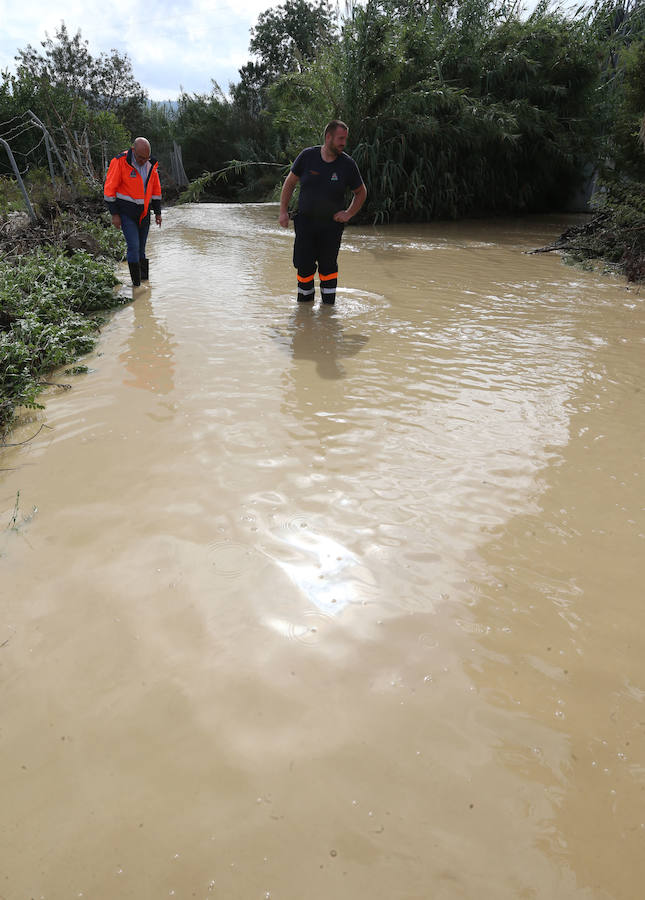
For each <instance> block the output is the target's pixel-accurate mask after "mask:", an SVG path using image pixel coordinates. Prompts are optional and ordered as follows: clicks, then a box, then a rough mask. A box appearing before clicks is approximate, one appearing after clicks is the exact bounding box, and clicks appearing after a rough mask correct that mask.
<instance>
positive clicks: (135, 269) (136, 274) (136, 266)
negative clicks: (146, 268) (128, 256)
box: [128, 262, 141, 287]
mask: <svg viewBox="0 0 645 900" xmlns="http://www.w3.org/2000/svg"><path fill="white" fill-rule="evenodd" d="M128 269H130V278H131V279H132V284H133V285H134V287H139V285H140V284H141V265H140V263H138V262H136V263H131V262H129V263H128Z"/></svg>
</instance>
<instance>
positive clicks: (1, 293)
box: [0, 178, 129, 439]
mask: <svg viewBox="0 0 645 900" xmlns="http://www.w3.org/2000/svg"><path fill="white" fill-rule="evenodd" d="M39 187H40V188H41V189H42V190H41V191H40V192H34V193H37V196H38V202H37V203H34V207H35V210H36V214H37V222H35V223H27V224H23V225H20V224H18V225H16V219H15V216H16V215H18V216H20V215H21V211H20V210H19V209H17V208H16V204H15V200H16V198H15V197H14V194H15V191H16V186H15V184H14V183H13V182H12V181H11V180H10V179H4V178H3V179H0V439H1V438H2V436H3V435H6V433H7V431H8V430H9V428H10V427H11V425H12V423H13V421H14V417H15V411H16V409H17V408H18V407H27V408H42V404H41V403H39V400H38V398H39V395H40V394H41V393H42V391H43V390H44V388H45V387H46V386H47V385H46V376H47V374H48V373H49V372H51V371H52V370H53V369H55V368H57V367H59V366H64V365H69V364H71V363H74V362H75V361H76V360H77V359H78V357H79V356H83V355H84V354H86V353H88V352H90V351H91V350H92V349H93V347H94V345H95V343H96V340H97V337H98V330H99V328H100V326H101V324H102V323H103V322H104V320H105V318H104V315H102V313H105V312H106V311H107V310H109V309H112V308H114V307H117V306H121V305H124V304H125V303H127V302H129V299H128V298H123V297H121V296H119V295H118V294H117V293H116V291H115V288H116V286H117V284H118V280H117V278H116V275H115V266H114V263H115V261H117V260H121V259H123V258H124V249H125V243H124V241H123V236H122V235H121V232H120V231H118V230H117V229H115V228H112V227H111V225H110V217H109V215H108V214H107V212H106V210H105V207H104V205H103V200H102V191H101V190H100V186H88V185H87V184H86V185H84V186H83V188H84V190H83V191H82V192H78V191H77V194H76V196H75V197H71V196H64V197H62V196H61V194H60V193H59V195H58V197H57V198H56V199H54V198H53V197H52V193H51V191H50V192H49V193H48V192H47V191H46V190H45V189H44V187H45V186H44V185H39ZM33 199H34V196H33V194H32V202H33ZM2 213H4V215H2ZM23 218H24V216H23ZM69 371H70V374H76V373H77V372H79V371H82V367H75V368H72V369H71V370H69Z"/></svg>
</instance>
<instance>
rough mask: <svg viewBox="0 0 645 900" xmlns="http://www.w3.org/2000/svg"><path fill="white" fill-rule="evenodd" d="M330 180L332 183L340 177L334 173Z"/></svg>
mask: <svg viewBox="0 0 645 900" xmlns="http://www.w3.org/2000/svg"><path fill="white" fill-rule="evenodd" d="M329 180H330V181H338V175H337V174H336V173H335V172H332V175H331V178H330V179H329Z"/></svg>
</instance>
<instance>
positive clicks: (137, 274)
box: [103, 137, 161, 287]
mask: <svg viewBox="0 0 645 900" xmlns="http://www.w3.org/2000/svg"><path fill="white" fill-rule="evenodd" d="M158 166H159V163H158V160H156V159H154V158H153V157H151V156H150V142H149V141H148V140H146V138H144V137H138V138H136V139H135V141H134V143H133V144H132V146H131V147H130V149H129V150H124V151H123V153H119V155H118V156H115V157H114V159H112V160H111V161H110V165H109V167H108V171H107V176H106V178H105V186H104V188H103V199H104V200H105V202H106V204H107V207H108V209H109V210H110V212H111V213H112V224H113V225H114V227H115V228H120V229H121V231H122V232H123V236H124V237H125V242H126V244H127V248H128V257H127V258H128V267H129V269H130V277H131V278H132V284H133V285H135V287H138V286H139V285H140V284H141V281H142V280H143V281H147V280H148V274H149V264H148V260H147V258H146V240H147V239H148V231H149V229H150V209H151V208H152V209H153V210H154V214H155V221H156V223H157V225H159V226H160V227H161V183H160V181H159V170H158Z"/></svg>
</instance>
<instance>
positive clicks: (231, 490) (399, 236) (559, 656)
mask: <svg viewBox="0 0 645 900" xmlns="http://www.w3.org/2000/svg"><path fill="white" fill-rule="evenodd" d="M566 224H567V222H566V221H564V220H563V219H558V218H540V219H533V220H521V221H520V220H518V221H510V220H509V221H494V222H480V223H459V224H452V223H450V224H446V223H440V224H433V225H426V226H400V227H382V228H370V227H364V228H360V229H358V228H350V229H348V230H347V231H346V235H345V243H344V246H343V249H342V251H341V257H340V281H339V283H340V289H339V295H338V299H337V304H336V307H334V308H320V306H319V302H318V296H319V295H318V287H317V288H316V292H317V300H316V304H315V306H314V307H313V308H312V306H311V305H308V306H306V307H303V306H296V303H295V300H294V297H295V276H294V270H293V269H292V267H291V234H290V233H287V232H284V231H282V230H281V229H280V228H279V227H278V226H277V206H273V205H268V206H267V205H257V206H254V205H248V206H241V207H240V206H237V207H236V206H210V205H201V206H196V207H182V208H176V209H171V210H168V211H167V214H166V215H165V218H164V227H163V229H162V231H161V232H158V231H156V232H155V233H154V234H153V235H151V244H150V248H149V252H150V256H151V264H150V271H151V288H150V289H149V290H142V291H141V292H140V293H139V294H138V297H137V299H136V301H135V302H134V303H133V304H132V305H131V306H129V307H127V308H124V309H122V310H119V311H118V312H117V313H116V314H115V315H114V316H113V318H111V319H110V321H109V323H108V324H107V325H106V327H105V328H104V331H103V334H102V337H101V340H100V342H99V344H98V346H97V348H96V351H95V352H94V353H93V354H91V355H90V356H89V357H88V358H87V359H86V360H85V362H86V363H87V365H88V366H89V368H90V371H89V373H88V374H86V375H82V376H79V377H75V378H72V379H70V378H69V377H66V376H60V377H58V378H57V380H62V381H70V380H71V381H73V388H72V390H71V391H68V392H65V393H63V392H56V391H55V390H53V391H52V392H51V393H49V394H48V395H47V397H46V403H47V407H46V410H44V411H43V412H40V413H35V414H30V416H28V417H25V419H24V421H23V424H21V425H20V426H19V427H18V428H17V429H16V430H15V431H14V432H13V433H12V435H11V440H12V441H14V442H18V441H23V440H26V439H27V438H29V437H30V436H31V435H33V434H34V432H35V431H37V429H38V427H39V426H40V424H42V423H44V424H46V426H47V427H46V428H44V429H43V430H42V431H41V432H40V433H39V434H38V435H37V437H36V438H35V439H34V440H32V441H30V442H29V443H26V444H24V445H22V446H19V447H15V448H10V449H7V450H5V451H4V452H3V453H2V456H1V457H0V467H2V468H3V469H4V470H5V471H3V472H2V473H0V479H1V480H0V578H1V580H2V607H1V608H2V618H1V620H0V676H1V679H2V682H1V683H2V687H1V694H0V696H1V698H2V707H1V708H2V716H1V718H0V746H1V747H2V767H1V769H0V780H1V782H0V789H1V795H2V812H0V846H2V848H3V849H2V854H1V865H0V897H1V898H4V900H23V898H24V900H29V898H32V897H33V898H46V900H63V898H65V900H67V898H74V897H85V898H96V900H113V898H119V900H147V898H155V900H158V898H162V897H167V896H171V897H175V898H178V900H179V898H181V900H183V898H192V897H197V898H204V900H209V898H211V897H213V898H221V900H255V898H257V900H269V898H270V900H323V898H324V900H329V898H338V900H368V898H369V900H461V898H467V900H489V898H490V900H517V898H525V900H635V898H637V897H640V896H642V891H643V887H642V886H643V883H644V881H645V662H644V658H645V616H644V615H643V580H644V579H643V576H644V574H645V565H644V562H643V560H644V558H645V553H644V550H645V515H644V506H645V491H644V487H643V479H644V477H645V465H644V463H643V448H644V446H645V440H644V439H645V425H644V416H643V402H644V394H643V391H642V388H643V354H644V351H645V318H644V316H643V309H644V307H643V295H642V294H641V293H639V291H638V290H637V289H634V288H633V287H632V288H631V289H628V288H627V287H626V286H625V285H624V284H623V283H622V282H621V281H619V280H617V279H613V278H611V277H609V276H602V275H597V274H592V273H585V272H580V271H578V270H576V269H571V268H568V267H566V266H564V265H563V264H562V262H561V260H560V259H559V258H557V257H556V256H553V255H537V256H527V255H525V253H524V252H523V251H526V250H530V249H532V248H535V247H539V246H541V245H543V244H545V243H547V242H548V241H550V240H552V239H553V238H554V237H555V236H557V235H558V234H559V233H560V232H561V231H562V230H563V228H564V227H565V225H566ZM123 269H124V273H125V266H124V267H123Z"/></svg>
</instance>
